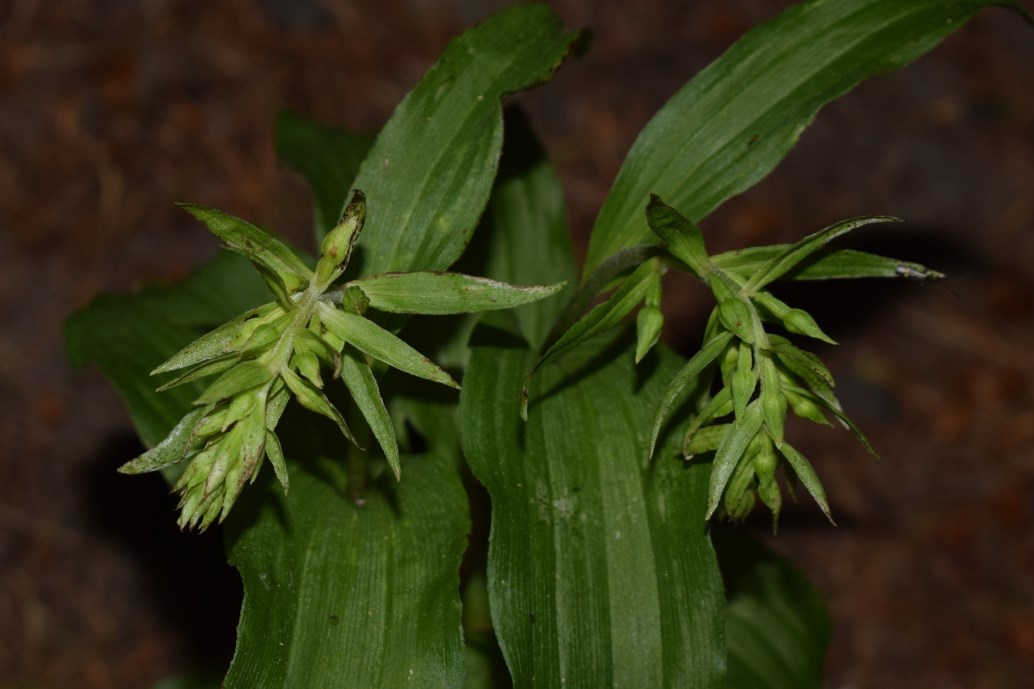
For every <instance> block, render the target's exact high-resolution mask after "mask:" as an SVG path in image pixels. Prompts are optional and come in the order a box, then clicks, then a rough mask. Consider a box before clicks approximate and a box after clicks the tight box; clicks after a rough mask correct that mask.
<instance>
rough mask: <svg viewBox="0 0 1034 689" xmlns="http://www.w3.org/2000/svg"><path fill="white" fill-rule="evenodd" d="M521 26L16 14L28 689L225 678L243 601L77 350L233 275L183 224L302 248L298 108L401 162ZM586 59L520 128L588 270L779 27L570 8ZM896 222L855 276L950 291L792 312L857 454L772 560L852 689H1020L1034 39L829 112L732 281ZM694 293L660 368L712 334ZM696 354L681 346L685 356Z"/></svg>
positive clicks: (2, 76)
mask: <svg viewBox="0 0 1034 689" xmlns="http://www.w3.org/2000/svg"><path fill="white" fill-rule="evenodd" d="M505 4H508V3H504V2H498V1H492V2H484V1H481V2H475V1H474V0H444V1H440V2H430V1H429V0H377V1H376V2H373V1H359V2H343V1H336V0H294V1H292V0H224V1H221V2H210V1H207V0H139V1H138V2H126V1H124V0H122V1H119V0H94V1H93V2H88V1H87V0H62V1H57V0H54V1H51V2H43V1H41V0H0V323H2V324H3V325H2V326H0V409H2V410H3V411H2V412H0V468H2V474H0V687H37V688H40V689H50V688H65V687H68V688H71V687H75V688H79V689H93V688H97V689H100V688H104V689H119V688H122V687H127V688H129V687H147V686H151V684H152V683H153V682H154V681H156V680H158V679H160V678H162V677H165V676H167V675H170V674H173V673H176V672H179V671H181V670H185V669H190V668H196V667H204V666H215V667H217V668H219V667H225V664H226V663H227V662H228V659H229V657H230V654H232V650H233V636H234V629H235V625H236V615H237V611H238V609H239V604H240V595H241V592H240V586H239V583H238V580H237V577H236V574H235V572H234V571H233V570H231V569H230V568H229V567H227V566H226V565H225V564H224V560H223V559H222V556H221V544H220V542H219V536H218V533H217V532H215V531H213V532H212V533H208V534H205V535H203V536H201V537H198V536H193V535H185V534H180V533H179V532H178V531H177V530H176V528H175V524H174V507H175V502H174V501H173V500H172V499H171V498H170V497H169V496H168V495H167V490H166V488H165V487H164V486H163V485H162V483H161V480H160V479H159V478H158V477H157V476H149V477H135V478H129V477H123V476H120V475H118V474H116V473H115V472H114V469H115V468H116V467H117V466H118V465H120V464H121V463H123V462H124V461H126V460H128V459H130V458H131V457H133V456H134V455H135V454H136V453H137V452H138V451H139V445H138V443H137V441H136V439H135V436H134V435H133V431H132V428H131V426H130V424H129V420H128V416H127V414H126V413H125V411H124V409H123V407H122V406H121V403H120V401H119V399H118V397H117V395H116V394H115V392H114V390H113V389H112V388H111V387H109V386H108V385H107V383H106V382H105V381H104V379H103V378H102V376H101V375H100V373H99V372H98V371H97V370H86V371H70V370H69V368H68V366H67V364H66V363H65V361H64V357H63V353H62V345H61V324H62V321H63V319H64V318H65V317H66V316H67V315H68V314H69V313H71V312H72V311H74V310H76V309H79V308H81V307H83V306H85V305H86V304H87V303H88V302H89V301H90V299H91V298H92V297H94V296H95V295H97V294H98V293H101V292H112V291H113V292H132V291H133V290H136V289H139V288H140V286H141V285H143V284H145V283H148V282H165V281H171V280H174V279H176V278H179V277H181V276H183V275H185V274H186V273H188V272H189V271H190V270H191V269H192V268H194V267H196V266H198V265H199V264H201V263H202V262H204V261H205V260H207V259H208V258H210V257H211V256H213V255H214V254H215V252H216V251H217V246H216V242H215V240H214V239H213V238H212V237H211V236H210V235H208V233H206V232H205V231H204V230H203V229H202V228H201V226H200V225H198V224H197V223H195V222H193V221H192V220H191V219H190V218H189V217H188V216H187V215H186V214H184V213H182V212H180V211H177V210H176V209H175V208H174V207H173V205H172V202H174V201H180V200H182V201H194V202H198V203H202V204H206V205H209V206H214V207H217V208H220V209H223V210H226V211H229V212H231V213H234V214H236V215H239V216H241V217H244V218H247V219H249V220H251V221H253V222H255V223H256V224H259V225H261V226H264V227H267V228H271V229H274V230H275V231H276V232H278V233H280V234H282V235H284V236H286V237H287V238H288V239H290V240H292V241H293V242H295V243H297V244H298V245H301V246H308V243H309V242H310V239H309V238H310V230H311V223H312V216H311V212H310V205H309V202H310V199H309V196H308V192H307V190H306V188H305V186H304V184H303V183H302V181H301V180H300V178H298V177H296V176H295V175H294V174H293V173H291V172H290V171H288V170H286V169H285V168H283V167H282V166H280V165H278V163H277V161H276V159H275V156H274V151H273V139H272V130H273V124H274V121H275V118H276V116H277V114H278V113H279V112H280V111H282V110H284V109H290V110H292V111H294V112H297V113H299V114H303V115H306V116H309V117H311V118H313V119H315V120H317V121H319V122H321V123H324V124H330V125H337V126H344V127H348V128H351V129H355V130H365V131H375V130H376V129H377V128H378V127H379V126H380V125H381V124H382V123H383V122H384V121H385V120H386V119H387V118H388V116H389V115H390V114H391V112H392V109H393V107H394V105H395V104H396V103H397V102H398V101H399V100H400V99H401V98H402V96H403V95H404V94H405V93H406V92H407V91H408V90H409V89H410V88H411V87H412V86H413V85H414V84H415V83H416V82H417V80H418V79H419V78H420V76H421V75H422V74H423V72H424V71H425V70H426V69H427V68H428V67H429V66H430V65H431V64H432V63H433V61H434V59H435V57H436V55H437V54H438V53H439V52H440V51H441V49H442V48H443V46H444V45H445V43H446V42H447V40H448V39H449V38H450V37H451V36H452V35H454V34H456V33H458V32H459V31H461V30H462V29H464V28H465V27H467V26H469V25H470V24H472V23H473V22H475V21H478V20H480V19H482V18H484V17H485V16H487V14H489V13H490V12H491V11H492V10H493V9H495V8H497V7H501V6H504V5H505ZM553 4H554V6H555V8H556V11H557V12H558V14H559V15H560V16H561V17H562V18H563V19H564V21H565V23H566V24H567V25H568V26H570V27H581V26H586V27H589V28H591V29H592V31H593V32H594V34H595V42H594V44H593V47H592V50H591V51H590V52H589V53H588V54H587V55H586V56H584V57H582V58H580V59H572V60H571V61H569V62H568V63H567V64H566V65H565V67H564V68H563V69H562V70H561V72H560V73H559V74H558V76H557V77H556V79H555V80H554V81H553V82H552V83H550V84H548V85H546V86H544V87H541V88H539V89H537V90H535V91H533V92H531V93H528V94H525V95H523V96H520V97H519V98H518V99H517V100H518V101H519V102H520V103H521V104H522V105H523V106H524V107H525V108H526V109H527V110H528V111H529V112H530V115H531V118H532V122H533V125H534V126H535V127H536V129H537V130H538V132H539V134H540V135H541V137H542V139H543V140H544V141H545V144H546V148H547V150H548V151H550V154H551V157H552V159H553V161H554V162H555V164H556V166H557V168H558V170H559V173H560V176H561V179H562V181H563V184H564V187H565V190H566V192H567V198H568V203H569V206H568V213H569V220H570V223H571V227H572V232H573V237H574V241H575V243H576V246H577V249H578V251H579V253H584V249H585V244H586V240H587V236H588V232H589V229H590V228H591V224H592V219H593V217H594V215H595V212H596V210H597V209H598V208H599V206H600V204H601V202H602V200H603V198H604V197H605V195H606V193H607V190H608V188H609V185H610V182H611V181H612V180H613V178H614V176H615V174H616V173H617V170H618V167H619V166H620V163H621V160H622V157H623V155H624V153H625V152H626V151H627V149H628V148H629V146H630V145H631V143H632V141H633V140H634V138H635V136H636V134H637V133H638V131H639V129H640V128H641V127H642V126H643V125H644V124H645V123H646V121H647V120H648V119H649V117H650V116H651V115H652V113H654V112H655V111H656V110H657V109H658V108H659V107H660V106H661V105H662V104H663V103H664V102H665V100H666V99H667V98H668V97H669V96H670V95H671V94H672V93H673V92H674V91H675V90H676V89H677V88H678V87H679V86H680V85H681V84H682V83H684V82H685V81H686V80H688V79H689V78H690V77H691V76H693V75H694V74H695V73H696V72H697V71H698V70H699V69H700V68H702V67H703V66H705V65H706V64H707V63H708V62H710V61H711V60H713V59H714V58H716V57H717V56H718V55H719V54H721V52H722V51H723V50H724V49H725V48H727V47H728V46H729V45H730V44H731V43H732V42H733V41H734V40H735V39H736V38H737V37H738V36H740V35H741V34H742V33H743V32H745V31H746V30H748V29H749V28H750V27H751V26H753V25H755V24H756V23H758V22H760V21H763V20H765V19H768V18H770V17H772V16H774V15H775V14H776V13H777V12H778V11H779V10H780V9H782V8H783V7H785V6H787V5H788V4H789V3H787V2H782V1H770V2H756V1H755V2H751V1H749V0H700V1H699V2H695V3H676V2H664V1H661V0H640V2H638V3H636V6H635V9H632V7H631V6H630V5H625V4H623V3H604V2H602V1H598V0H597V1H590V0H564V1H558V2H555V3H553ZM880 213H886V214H892V215H897V216H900V217H903V218H905V219H906V221H907V222H906V223H905V224H903V225H897V226H887V227H874V228H871V229H870V228H867V229H866V230H864V231H863V233H864V234H861V235H860V236H859V237H857V238H855V239H854V240H853V243H849V245H851V246H855V247H858V248H866V249H869V250H874V251H877V252H879V253H883V254H886V255H893V256H896V257H899V258H903V259H910V260H915V261H919V262H921V263H925V264H927V265H931V266H933V267H936V268H938V269H940V270H943V271H944V272H946V273H948V275H949V277H948V279H947V280H945V281H943V282H939V283H930V284H920V283H915V282H907V281H903V280H902V281H893V282H885V283H874V282H866V283H858V284H844V285H830V286H827V287H823V288H822V289H821V290H819V291H820V292H822V293H823V294H822V296H823V297H827V298H829V299H832V300H849V302H850V303H851V304H852V310H851V311H850V312H849V313H847V314H844V313H835V312H834V310H833V309H831V308H830V307H829V306H828V303H827V300H816V299H815V298H814V297H813V296H809V295H808V294H807V293H806V291H802V290H799V289H786V290H785V291H784V292H783V294H784V298H785V299H786V300H788V301H791V303H794V304H795V305H800V306H803V307H804V308H808V309H812V310H813V313H815V315H816V317H817V319H818V320H819V322H820V323H822V324H823V325H824V326H828V327H826V328H825V329H826V330H827V331H828V332H830V334H831V335H832V336H833V337H834V338H836V339H837V340H839V341H841V342H843V344H842V346H840V347H837V348H830V349H826V350H822V351H821V352H820V353H821V354H822V355H823V356H824V357H825V358H827V361H828V362H829V363H830V365H831V368H832V370H833V373H834V375H836V376H837V378H838V381H839V389H840V391H841V396H842V400H843V402H844V404H845V406H846V408H847V411H848V412H849V413H850V414H851V415H852V416H853V417H854V418H855V420H856V421H857V422H858V423H859V425H860V426H862V428H863V429H864V430H865V431H866V432H867V433H868V435H869V437H870V440H871V441H872V443H873V445H875V446H876V448H877V450H878V451H879V452H880V454H881V458H880V459H879V460H874V459H872V458H871V457H869V456H868V455H866V453H865V452H864V450H863V449H862V448H861V447H860V446H859V445H858V444H857V443H856V442H855V441H854V440H853V438H852V437H851V436H850V434H848V433H846V432H843V431H837V430H829V431H825V430H820V431H811V429H808V431H807V434H806V435H805V434H804V431H805V429H804V428H792V429H791V430H790V433H791V434H793V433H795V432H797V433H798V434H799V435H797V436H794V437H795V445H797V446H798V447H799V448H801V449H802V450H803V451H804V453H805V454H806V455H808V456H809V457H810V458H811V459H812V461H813V463H814V464H815V465H816V468H817V470H818V472H819V474H820V475H821V476H822V477H823V480H824V482H825V484H826V486H827V490H828V492H829V493H830V494H831V496H830V497H831V503H832V505H833V510H834V514H835V515H836V516H837V518H838V523H839V526H838V527H836V528H834V527H831V526H829V525H828V524H827V523H826V522H824V521H823V520H822V518H821V515H820V514H819V512H818V510H817V509H815V508H814V506H813V505H811V504H807V503H806V502H805V501H803V500H802V502H801V504H800V505H797V506H793V505H791V506H790V508H789V509H788V511H787V514H786V516H785V518H784V520H783V522H782V524H781V527H780V531H779V534H778V535H777V536H774V537H773V536H772V534H771V530H770V527H769V524H768V521H767V519H766V518H762V517H761V516H760V515H759V518H758V521H757V522H756V523H753V522H752V523H751V524H750V525H749V527H748V528H751V529H753V530H755V531H756V532H757V533H758V534H759V535H761V536H763V537H764V538H765V539H766V540H767V541H768V542H769V543H770V544H771V545H773V547H775V548H776V549H777V550H778V551H779V552H781V553H783V554H784V555H786V556H787V557H789V558H790V559H791V560H792V561H793V562H794V563H795V564H796V565H797V566H799V567H800V568H801V569H802V570H804V571H805V573H806V574H807V575H808V576H809V577H810V578H811V579H812V581H813V582H814V583H815V585H816V586H817V587H818V589H819V590H820V591H821V592H822V594H823V595H824V597H825V599H826V600H827V602H828V604H829V606H830V609H831V613H832V616H833V625H834V626H833V645H832V651H831V654H830V658H829V667H828V672H827V677H828V679H827V686H828V687H834V688H845V689H846V688H848V687H898V686H900V687H945V688H954V687H960V688H961V687H965V688H966V689H979V688H983V687H989V688H996V687H1022V686H1029V681H1030V680H1029V678H1030V677H1031V676H1034V588H1032V587H1031V584H1030V582H1031V577H1032V575H1034V538H1032V536H1031V534H1030V527H1031V525H1032V524H1034V499H1032V497H1031V496H1032V495H1034V365H1032V364H1034V354H1032V352H1034V269H1032V267H1034V30H1032V29H1031V27H1030V26H1028V25H1025V24H1024V23H1023V22H1022V21H1021V20H1020V19H1019V18H1018V17H1017V16H1016V15H1014V14H1011V13H1009V12H1007V11H1005V10H1001V9H997V8H992V9H990V10H987V11H984V12H982V13H981V14H979V15H978V16H977V17H976V18H975V19H974V20H972V21H971V22H970V23H969V24H967V25H966V26H965V27H964V28H962V29H961V30H960V31H959V32H958V33H957V34H955V35H953V36H952V37H950V38H949V39H948V40H947V41H946V42H945V43H944V44H942V45H941V46H940V47H938V48H936V49H935V50H934V51H933V52H932V53H931V54H930V55H928V56H926V57H924V58H922V59H921V60H920V61H919V62H918V63H916V64H914V65H913V66H911V67H908V68H906V69H905V70H903V71H901V72H897V73H893V74H890V75H885V76H881V77H878V78H876V79H874V80H872V81H870V82H868V83H866V84H864V85H862V86H861V87H860V88H858V89H857V90H856V91H855V92H853V93H852V94H850V95H849V96H847V97H846V98H843V99H842V100H840V101H838V102H836V103H834V104H832V105H830V106H828V107H827V108H825V109H824V110H823V111H822V112H821V113H820V115H819V117H818V119H817V121H816V122H815V124H814V125H813V126H812V127H811V128H810V129H808V130H807V131H806V132H805V134H804V135H803V137H802V139H801V142H800V144H799V146H798V147H797V148H796V149H795V150H794V151H793V152H792V153H791V155H790V156H789V157H788V158H787V159H786V161H784V163H783V164H782V165H781V166H780V167H778V168H777V169H776V170H775V172H774V173H773V174H772V175H771V176H770V177H769V178H768V179H767V180H765V181H764V182H762V183H761V184H759V185H758V186H757V187H755V188H754V189H752V190H751V191H750V192H748V193H746V194H744V195H742V196H740V197H738V198H736V199H734V200H732V201H730V202H729V203H727V204H726V205H725V206H723V207H722V208H720V209H719V210H718V211H717V212H716V213H714V214H713V215H712V216H710V217H709V218H708V219H706V221H705V222H704V223H703V228H704V232H705V235H706V236H707V237H708V241H709V244H710V247H711V248H712V249H713V250H720V249H729V248H735V247H740V246H744V245H747V244H759V243H772V242H779V241H792V240H795V239H798V238H800V237H801V236H802V235H804V234H806V233H808V232H811V231H814V230H817V229H819V228H821V227H823V226H825V225H828V224H830V223H832V222H834V221H837V220H840V219H843V218H845V217H850V216H854V215H863V214H880ZM669 287H670V289H667V290H666V301H667V302H668V303H667V304H666V307H667V310H668V313H669V321H670V327H669V331H668V332H667V333H666V338H667V340H668V342H669V344H671V345H672V346H674V347H676V348H677V349H679V350H681V351H683V352H689V351H691V350H693V349H694V348H695V347H696V346H697V345H698V343H699V337H700V334H701V333H700V332H699V330H698V329H697V328H698V326H699V324H700V322H701V318H702V317H703V315H704V314H705V313H706V309H707V308H709V304H708V302H707V299H706V296H707V295H706V293H705V292H704V291H703V290H702V289H700V288H699V287H698V286H694V285H692V284H689V283H688V282H685V283H683V282H679V281H677V280H676V281H674V282H673V283H672V284H671V285H670V286H669ZM680 323H681V324H682V327H680Z"/></svg>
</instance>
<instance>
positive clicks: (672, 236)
mask: <svg viewBox="0 0 1034 689" xmlns="http://www.w3.org/2000/svg"><path fill="white" fill-rule="evenodd" d="M646 221H647V223H648V224H649V225H650V229H651V230H653V233H654V234H655V235H657V236H658V237H659V238H660V240H661V241H662V242H663V243H664V246H666V247H667V248H668V251H670V252H671V255H672V256H674V257H675V258H677V259H679V260H680V261H682V262H683V263H685V264H686V265H687V266H689V267H690V269H691V270H692V271H693V272H694V273H696V274H697V277H703V276H704V275H706V274H707V271H708V268H709V267H710V265H711V261H710V259H709V258H708V257H707V248H706V247H705V246H704V233H703V232H701V231H700V228H699V227H697V225H696V223H694V222H693V221H692V220H690V219H689V218H687V217H685V216H683V215H682V214H681V213H679V212H678V211H677V210H675V209H674V208H672V207H671V206H669V205H667V204H666V203H664V201H662V200H661V198H660V197H659V196H657V195H656V194H650V203H649V204H647V206H646Z"/></svg>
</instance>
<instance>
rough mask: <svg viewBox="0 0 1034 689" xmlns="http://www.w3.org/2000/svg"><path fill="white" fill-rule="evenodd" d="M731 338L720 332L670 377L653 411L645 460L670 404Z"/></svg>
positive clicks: (647, 458)
mask: <svg viewBox="0 0 1034 689" xmlns="http://www.w3.org/2000/svg"><path fill="white" fill-rule="evenodd" d="M730 340H732V333H722V334H721V335H718V336H717V337H715V338H714V339H712V340H711V341H710V342H708V343H707V344H705V345H704V346H703V347H701V348H700V351H699V352H697V353H696V354H695V355H693V358H692V359H690V360H689V361H687V362H686V365H685V366H683V367H682V368H681V369H679V372H678V373H677V374H675V376H674V377H672V379H671V383H669V385H668V387H667V389H666V390H665V391H664V394H663V395H662V396H661V401H660V404H658V405H657V411H656V412H654V417H653V430H652V431H651V432H650V449H649V450H648V451H647V453H646V461H647V462H649V461H650V459H651V458H653V453H654V449H656V447H657V439H658V438H659V437H660V435H661V427H662V426H664V422H665V421H666V420H667V418H668V414H670V413H671V409H672V406H673V405H674V404H675V401H676V400H678V398H679V396H680V395H681V394H682V393H683V391H684V390H685V389H686V386H687V385H689V384H690V383H691V382H694V383H695V382H696V379H697V377H698V376H699V375H700V374H701V373H702V372H703V371H704V369H706V368H707V367H708V366H710V365H711V364H712V363H713V362H714V360H715V359H717V358H718V356H719V355H720V354H721V353H722V351H723V350H724V349H725V346H726V345H727V344H729V341H730Z"/></svg>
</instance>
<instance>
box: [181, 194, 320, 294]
mask: <svg viewBox="0 0 1034 689" xmlns="http://www.w3.org/2000/svg"><path fill="white" fill-rule="evenodd" d="M177 205H179V206H180V207H181V208H183V209H184V210H185V211H187V212H188V213H190V214H191V215H193V216H194V217H195V218H197V219H198V220H200V221H201V222H203V223H204V224H205V225H206V226H208V229H209V230H210V231H211V232H212V234H214V235H215V236H217V237H219V239H221V240H222V241H223V243H224V244H225V245H226V247H227V248H229V249H232V250H233V251H236V252H238V253H241V254H244V255H245V256H247V257H248V259H250V260H251V261H252V262H254V263H259V264H261V265H263V266H265V267H266V268H268V269H269V270H271V271H272V272H273V273H275V274H276V275H277V276H278V277H279V278H280V280H281V281H282V282H283V284H284V286H285V287H286V288H287V290H288V291H289V292H295V291H297V290H300V289H303V288H304V287H306V286H307V285H308V284H309V280H310V279H311V278H312V271H311V270H309V268H308V266H306V265H305V264H304V263H303V262H302V260H301V259H300V258H299V257H298V256H297V254H295V253H294V252H293V251H292V250H291V249H290V248H288V246H287V245H286V244H284V243H283V242H281V241H280V240H279V239H277V238H276V237H274V236H273V235H271V234H269V233H268V232H265V231H264V230H261V229H259V228H257V227H255V226H254V225H252V224H251V223H249V222H246V221H244V220H241V219H240V218H237V217H235V216H233V215H230V214H229V213H224V212H222V211H218V210H215V209H214V208H206V207H204V206H199V205H197V204H193V203H181V204H177Z"/></svg>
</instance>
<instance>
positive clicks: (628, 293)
mask: <svg viewBox="0 0 1034 689" xmlns="http://www.w3.org/2000/svg"><path fill="white" fill-rule="evenodd" d="M656 270H657V266H656V262H655V261H653V260H650V261H647V262H646V263H643V264H642V265H641V266H639V267H638V268H636V269H635V271H633V272H632V274H631V275H629V276H628V277H627V278H626V279H625V281H624V282H622V283H621V286H620V287H618V288H617V289H616V290H614V293H613V294H612V295H610V296H609V297H608V298H607V300H606V301H604V302H603V303H602V304H600V305H598V306H596V307H595V308H594V309H593V310H592V311H590V312H589V313H587V314H585V315H584V316H583V317H582V318H581V320H579V321H578V322H577V323H575V324H574V325H572V326H571V327H570V329H568V331H567V332H565V333H564V334H563V335H562V336H561V337H560V339H559V340H557V341H556V342H554V343H553V345H552V346H551V347H550V348H549V349H547V350H546V353H545V354H543V355H542V357H541V358H540V359H539V360H538V361H536V362H535V365H534V366H533V367H532V368H531V369H530V370H529V371H528V374H527V376H526V378H525V382H524V386H523V388H522V389H521V416H522V417H525V416H527V408H528V385H529V384H530V381H531V378H532V376H533V375H534V374H535V371H537V370H538V369H539V368H540V367H541V366H543V365H544V364H547V363H549V362H550V361H553V360H555V359H557V358H559V357H561V356H563V355H564V354H566V353H567V352H570V351H571V350H573V349H576V348H577V347H579V346H581V345H583V344H585V343H586V342H588V341H589V340H591V339H592V338H594V337H596V336H597V335H599V334H600V333H603V332H605V331H607V330H610V329H611V328H613V327H614V326H616V325H617V324H618V323H620V322H621V319H622V318H624V317H625V316H627V315H628V314H630V313H631V312H632V310H633V309H634V308H635V307H636V305H638V304H639V302H641V301H642V300H643V299H644V298H645V297H646V294H647V292H648V291H649V289H650V287H651V284H652V281H653V279H654V274H655V272H656Z"/></svg>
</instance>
